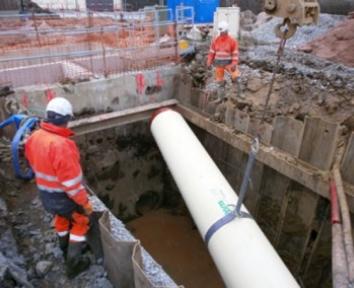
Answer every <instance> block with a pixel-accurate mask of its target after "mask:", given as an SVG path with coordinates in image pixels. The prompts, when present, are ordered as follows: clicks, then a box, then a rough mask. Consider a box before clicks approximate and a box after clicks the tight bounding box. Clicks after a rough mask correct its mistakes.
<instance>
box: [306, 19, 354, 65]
mask: <svg viewBox="0 0 354 288" xmlns="http://www.w3.org/2000/svg"><path fill="white" fill-rule="evenodd" d="M353 47H354V19H347V20H345V21H344V22H342V23H340V24H339V25H337V26H336V27H334V28H333V29H331V30H329V31H328V32H327V33H325V34H324V35H323V36H321V37H320V38H317V39H315V40H313V41H311V42H309V43H307V44H305V45H303V46H302V47H300V49H299V50H300V51H303V52H306V53H312V54H314V55H316V56H318V57H321V58H324V59H327V60H330V61H334V62H338V63H342V64H344V65H346V66H350V67H354V53H353Z"/></svg>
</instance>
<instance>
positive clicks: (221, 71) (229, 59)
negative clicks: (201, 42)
mask: <svg viewBox="0 0 354 288" xmlns="http://www.w3.org/2000/svg"><path fill="white" fill-rule="evenodd" d="M218 30H219V33H220V35H219V36H218V37H216V38H215V39H214V40H213V41H212V43H211V46H210V50H209V55H208V62H207V65H208V67H211V65H214V66H215V79H216V81H217V82H219V83H224V75H225V71H226V72H227V73H230V74H231V79H232V81H233V82H234V81H236V80H237V78H238V77H239V76H240V73H239V71H238V68H237V64H238V42H237V41H236V40H235V39H234V38H232V37H231V36H230V35H229V34H228V30H229V25H228V23H227V22H226V21H221V22H220V23H219V26H218Z"/></svg>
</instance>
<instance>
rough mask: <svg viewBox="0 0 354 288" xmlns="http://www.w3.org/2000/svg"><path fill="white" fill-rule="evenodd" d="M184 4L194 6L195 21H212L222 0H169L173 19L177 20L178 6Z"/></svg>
mask: <svg viewBox="0 0 354 288" xmlns="http://www.w3.org/2000/svg"><path fill="white" fill-rule="evenodd" d="M182 5H183V6H191V7H193V8H194V23H212V22H213V19H214V12H215V10H216V8H217V7H219V5H220V0H168V1H167V6H168V8H170V9H171V10H172V19H173V20H176V19H175V18H176V7H177V6H182ZM186 16H189V15H186ZM172 19H170V20H172Z"/></svg>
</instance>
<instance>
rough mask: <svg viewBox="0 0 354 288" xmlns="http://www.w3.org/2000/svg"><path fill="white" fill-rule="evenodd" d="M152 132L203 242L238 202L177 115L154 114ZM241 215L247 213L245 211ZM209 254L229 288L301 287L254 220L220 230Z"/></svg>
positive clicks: (236, 221) (168, 112) (240, 220)
mask: <svg viewBox="0 0 354 288" xmlns="http://www.w3.org/2000/svg"><path fill="white" fill-rule="evenodd" d="M151 131H152V134H153V136H154V138H155V140H156V142H157V145H158V147H159V149H160V151H161V153H162V155H163V157H164V159H165V161H166V163H167V165H168V167H169V169H170V171H171V173H172V176H173V178H174V179H175V181H176V183H177V186H178V188H179V190H180V192H181V193H182V196H183V198H184V200H185V202H186V204H187V206H188V208H189V211H190V212H191V214H192V217H193V219H194V221H195V223H196V225H197V227H198V229H199V232H200V234H201V235H202V237H203V238H204V236H205V234H206V232H207V231H208V229H209V228H210V226H212V225H213V224H214V223H215V222H216V221H217V220H219V219H220V218H222V217H223V216H225V215H226V214H227V213H229V212H230V211H231V210H232V209H233V208H230V206H229V205H235V204H236V203H237V199H238V197H237V195H236V193H235V191H234V190H233V189H232V187H231V186H230V184H229V183H228V182H227V180H226V179H225V177H224V176H223V175H222V173H221V172H220V170H219V169H218V168H217V166H216V165H215V163H214V162H213V160H212V159H211V158H210V156H209V155H208V153H207V152H206V150H205V149H204V147H203V146H202V145H201V143H200V142H199V141H198V139H197V137H196V136H195V135H194V133H193V132H192V130H191V129H190V128H189V127H188V125H187V123H186V122H185V120H184V119H183V118H182V116H181V115H180V114H179V113H177V112H175V111H173V110H169V109H161V110H159V111H157V112H156V113H155V115H154V116H153V118H152V120H151ZM241 211H244V212H248V211H247V209H246V208H245V207H244V206H242V210H241ZM208 248H209V252H210V254H211V256H212V258H213V259H214V262H215V264H216V266H217V268H218V270H219V272H220V274H221V276H222V278H223V280H224V282H225V284H226V286H227V287H230V288H295V287H296V288H299V287H300V286H299V285H298V284H297V283H296V281H295V279H294V277H293V276H292V275H291V274H290V272H289V270H288V269H287V267H286V266H285V264H284V263H283V262H282V260H281V259H280V257H279V255H278V254H277V253H276V251H275V250H274V248H273V247H272V245H271V244H270V243H269V241H268V239H267V238H266V237H265V236H264V234H263V232H262V231H261V229H260V228H259V227H258V225H257V224H256V222H255V221H254V220H253V219H250V218H237V219H234V220H233V221H232V222H230V223H229V224H227V225H225V226H223V227H222V228H221V229H219V230H218V231H217V232H216V233H215V234H214V235H213V236H212V238H211V239H210V242H209V245H208ZM200 276H201V277H203V275H200Z"/></svg>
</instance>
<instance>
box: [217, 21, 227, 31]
mask: <svg viewBox="0 0 354 288" xmlns="http://www.w3.org/2000/svg"><path fill="white" fill-rule="evenodd" d="M218 30H219V32H220V33H223V32H227V31H228V30H229V24H228V23H227V22H226V21H221V22H220V23H219V25H218Z"/></svg>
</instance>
